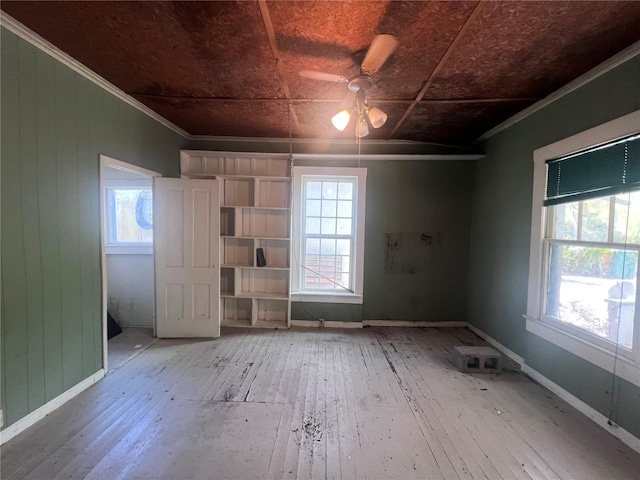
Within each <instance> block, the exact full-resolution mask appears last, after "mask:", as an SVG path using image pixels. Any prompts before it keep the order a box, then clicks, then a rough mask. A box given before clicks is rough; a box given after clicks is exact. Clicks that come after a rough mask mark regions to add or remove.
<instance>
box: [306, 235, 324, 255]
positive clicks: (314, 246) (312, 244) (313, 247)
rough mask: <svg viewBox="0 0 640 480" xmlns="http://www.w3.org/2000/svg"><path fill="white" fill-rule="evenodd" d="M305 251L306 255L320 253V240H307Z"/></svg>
mask: <svg viewBox="0 0 640 480" xmlns="http://www.w3.org/2000/svg"><path fill="white" fill-rule="evenodd" d="M305 251H306V252H307V255H310V254H315V255H317V254H319V253H320V239H319V238H307V246H306V249H305Z"/></svg>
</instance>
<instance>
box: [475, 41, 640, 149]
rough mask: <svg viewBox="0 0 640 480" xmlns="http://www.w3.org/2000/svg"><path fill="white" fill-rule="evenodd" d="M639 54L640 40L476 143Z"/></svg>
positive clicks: (503, 123)
mask: <svg viewBox="0 0 640 480" xmlns="http://www.w3.org/2000/svg"><path fill="white" fill-rule="evenodd" d="M637 55H640V41H639V42H636V43H634V44H633V45H631V46H629V47H627V48H625V49H624V50H622V51H621V52H619V53H617V54H616V55H614V56H613V57H611V58H610V59H609V60H605V61H604V62H602V63H601V64H600V65H598V66H597V67H594V68H592V69H591V70H589V71H588V72H587V73H585V74H583V75H581V76H579V77H578V78H576V79H575V80H573V81H572V82H569V83H567V84H566V85H565V86H564V87H562V88H560V89H558V90H556V91H555V92H553V93H552V94H550V95H548V96H547V97H545V98H543V99H542V100H540V101H538V102H536V103H534V104H533V105H531V106H530V107H528V108H525V109H524V110H522V111H521V112H519V113H516V114H515V115H514V116H513V117H511V118H509V119H507V120H505V121H504V122H502V123H501V124H500V125H497V126H495V127H493V128H492V129H491V130H489V131H488V132H485V133H483V134H482V135H481V136H479V137H478V138H477V139H476V140H475V142H474V143H478V142H483V141H485V140H487V139H488V138H491V137H493V136H494V135H496V134H497V133H500V132H502V131H503V130H506V129H507V128H509V127H511V126H513V125H515V124H516V123H518V122H519V121H521V120H524V119H525V118H527V117H528V116H530V115H533V114H534V113H536V112H537V111H538V110H542V109H543V108H545V107H546V106H548V105H551V104H552V103H553V102H555V101H556V100H560V99H561V98H562V97H564V96H566V95H569V94H570V93H571V92H573V91H575V90H577V89H579V88H580V87H583V86H584V85H586V84H588V83H589V82H591V81H593V80H595V79H596V78H598V77H599V76H600V75H604V74H605V73H607V72H609V71H611V70H613V69H614V68H616V67H618V66H620V65H622V64H623V63H625V62H627V61H629V60H631V59H632V58H634V57H636V56H637Z"/></svg>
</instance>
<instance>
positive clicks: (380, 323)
mask: <svg viewBox="0 0 640 480" xmlns="http://www.w3.org/2000/svg"><path fill="white" fill-rule="evenodd" d="M291 326H292V327H326V328H363V327H420V328H425V327H440V328H456V327H462V328H465V327H469V324H468V323H467V322H454V321H448V322H425V321H420V320H363V321H361V322H338V321H331V320H291Z"/></svg>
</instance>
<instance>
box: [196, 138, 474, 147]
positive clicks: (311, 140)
mask: <svg viewBox="0 0 640 480" xmlns="http://www.w3.org/2000/svg"><path fill="white" fill-rule="evenodd" d="M189 138H190V139H191V140H205V141H216V142H263V143H289V139H288V138H286V137H234V136H216V135H191V136H190V137H189ZM354 139H355V137H354ZM291 143H309V144H325V143H333V144H338V145H357V142H356V141H355V140H353V139H344V138H336V139H326V138H291ZM361 143H362V144H367V145H414V146H415V145H437V146H445V147H451V148H462V147H458V146H455V145H441V144H438V143H425V142H419V141H417V140H379V139H378V140H362V141H361Z"/></svg>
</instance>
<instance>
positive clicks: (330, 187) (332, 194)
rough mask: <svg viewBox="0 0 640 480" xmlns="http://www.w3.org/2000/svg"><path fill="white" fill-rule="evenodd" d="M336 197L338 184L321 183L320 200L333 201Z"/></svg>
mask: <svg viewBox="0 0 640 480" xmlns="http://www.w3.org/2000/svg"><path fill="white" fill-rule="evenodd" d="M337 196H338V184H337V183H336V182H322V198H323V199H325V198H326V199H329V200H333V199H335V198H337Z"/></svg>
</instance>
